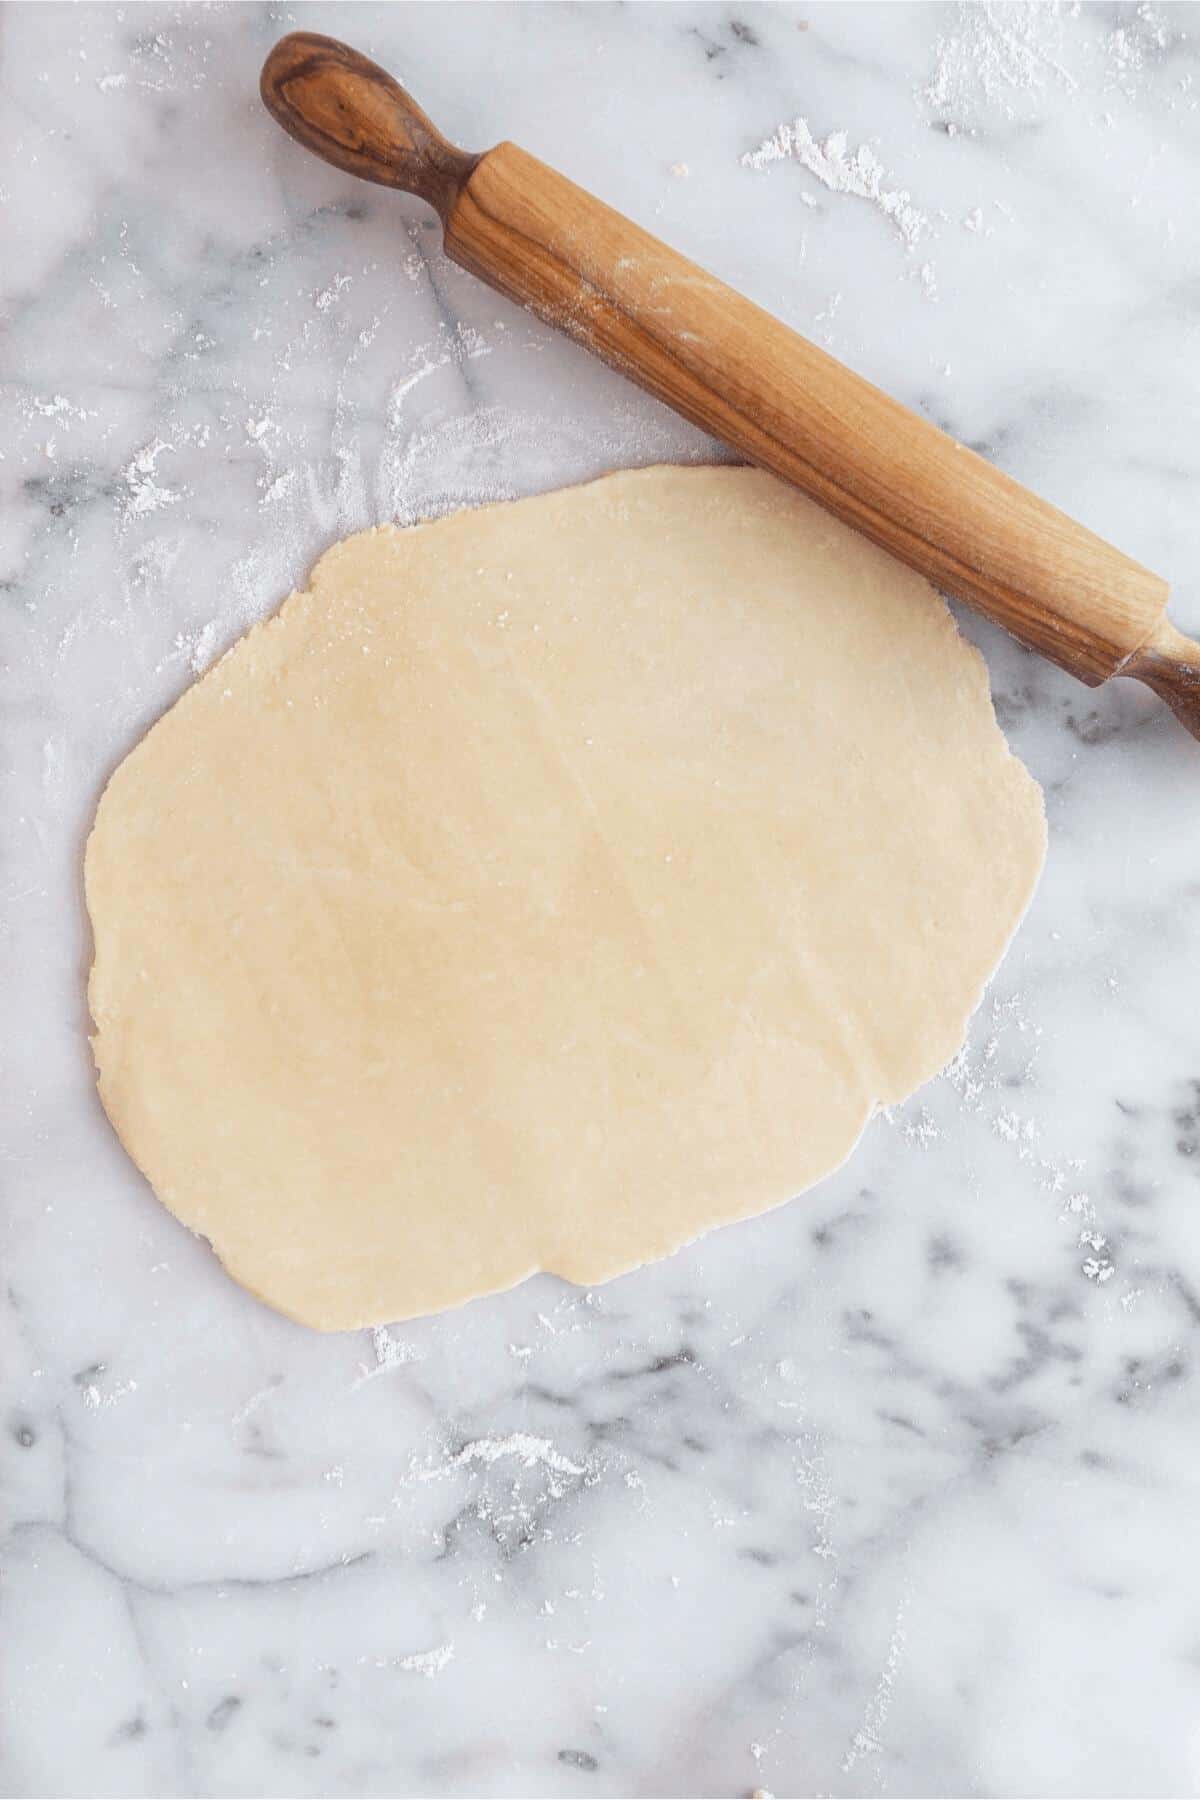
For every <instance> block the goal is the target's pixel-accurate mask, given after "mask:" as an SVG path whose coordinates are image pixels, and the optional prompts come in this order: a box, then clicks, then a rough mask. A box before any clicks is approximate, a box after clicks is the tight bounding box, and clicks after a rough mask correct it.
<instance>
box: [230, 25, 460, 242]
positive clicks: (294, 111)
mask: <svg viewBox="0 0 1200 1800" xmlns="http://www.w3.org/2000/svg"><path fill="white" fill-rule="evenodd" d="M259 91H260V92H261V94H262V98H263V104H264V106H265V107H266V109H267V111H268V112H269V113H270V114H271V115H272V117H273V118H275V119H277V120H278V121H279V123H280V124H281V125H282V126H283V129H284V130H285V131H286V132H287V133H288V134H289V135H290V136H291V137H294V138H295V139H296V141H297V142H298V143H301V144H303V145H304V147H305V149H307V150H312V151H313V152H315V154H316V155H317V156H320V157H322V158H324V160H325V161H326V162H328V163H332V164H333V166H334V167H335V168H337V169H344V170H345V171H346V173H347V174H348V175H358V176H361V177H362V179H363V180H364V181H375V182H378V183H379V184H380V185H381V186H382V187H392V188H402V189H404V191H405V192H406V193H410V194H419V195H420V197H421V199H422V200H427V201H428V202H429V204H430V205H431V206H432V207H434V208H436V210H437V211H438V212H439V213H440V214H441V217H442V219H443V221H445V219H446V218H448V216H449V214H450V212H451V210H452V209H453V206H454V203H455V201H456V200H457V198H458V195H459V193H460V191H461V189H462V187H463V184H464V183H465V182H466V181H467V180H468V179H469V177H470V174H471V171H472V170H473V169H474V167H475V165H476V163H477V162H478V161H479V158H478V157H477V156H472V155H471V154H470V153H469V152H468V151H466V150H460V149H458V148H457V146H456V145H454V144H451V143H448V142H447V141H446V139H445V138H444V137H443V136H442V134H441V132H440V131H438V129H437V127H436V126H435V125H433V124H431V123H430V121H429V120H428V119H427V118H426V116H425V114H424V113H423V112H422V111H421V108H420V107H419V106H418V105H417V103H416V101H415V100H411V99H410V98H409V96H408V95H407V94H406V93H405V91H404V89H403V88H402V87H401V86H400V84H399V82H398V81H395V80H394V79H393V78H392V76H390V75H389V74H388V72H387V70H386V69H381V68H380V67H379V65H378V63H373V62H372V61H371V60H370V58H369V57H366V56H362V55H360V54H359V52H358V51H357V50H352V49H350V47H349V45H348V44H342V43H339V42H338V40H337V39H336V38H330V37H322V36H321V34H320V33H319V32H315V31H293V32H291V33H289V35H288V36H287V37H284V38H280V40H279V42H278V43H277V44H276V45H275V47H274V49H273V50H272V51H271V53H270V55H269V56H268V57H267V60H266V62H265V63H264V64H263V70H262V75H261V77H260V80H259Z"/></svg>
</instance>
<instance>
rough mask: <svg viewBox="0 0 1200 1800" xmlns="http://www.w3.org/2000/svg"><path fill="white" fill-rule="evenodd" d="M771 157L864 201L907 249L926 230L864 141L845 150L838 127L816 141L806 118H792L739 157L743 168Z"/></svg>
mask: <svg viewBox="0 0 1200 1800" xmlns="http://www.w3.org/2000/svg"><path fill="white" fill-rule="evenodd" d="M777 162H798V163H800V164H801V165H802V166H803V167H804V168H806V169H807V170H808V172H809V174H810V175H815V176H816V178H817V180H818V181H819V182H821V183H822V185H823V186H825V187H827V188H828V189H829V190H830V192H831V193H834V194H853V195H854V196H855V197H856V198H857V199H859V200H867V201H869V202H870V204H871V205H872V206H874V207H877V208H878V210H879V211H880V212H881V213H882V214H883V216H884V218H885V219H887V220H889V221H890V223H891V224H892V225H894V226H895V228H896V230H897V231H898V232H899V233H900V236H901V237H902V238H903V239H904V242H905V245H906V246H907V248H908V249H910V250H912V249H914V248H915V246H916V245H917V244H918V243H919V242H920V240H921V238H922V237H924V236H925V235H926V234H927V233H928V231H929V220H928V218H927V217H926V215H925V214H924V213H923V212H921V211H920V210H919V209H918V208H917V207H916V206H914V205H913V201H912V196H911V195H910V194H909V192H908V189H907V188H900V187H892V186H890V185H889V183H890V181H891V177H890V176H889V174H888V172H887V170H886V169H885V168H884V166H883V164H882V163H881V162H880V160H879V158H878V157H877V156H876V154H875V152H874V151H873V150H872V149H871V147H870V145H868V144H860V145H859V146H858V149H857V150H851V149H850V148H849V141H848V138H847V134H846V133H845V132H844V131H833V132H831V133H830V134H829V136H828V137H827V138H824V139H821V140H818V139H817V138H815V137H814V136H813V134H812V132H811V131H810V129H809V126H808V121H807V119H803V118H797V119H794V120H793V121H792V123H791V124H790V125H788V124H784V125H780V126H779V127H778V128H777V129H776V130H775V131H774V132H773V133H772V134H771V136H770V137H767V138H764V139H763V141H762V143H761V144H760V145H759V146H758V149H757V150H748V151H747V152H746V154H745V156H743V157H742V164H743V166H744V167H745V168H748V169H765V168H768V167H769V166H770V164H771V163H777Z"/></svg>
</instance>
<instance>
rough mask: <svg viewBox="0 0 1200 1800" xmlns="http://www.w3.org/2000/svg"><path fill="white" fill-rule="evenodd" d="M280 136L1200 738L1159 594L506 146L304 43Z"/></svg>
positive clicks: (330, 41)
mask: <svg viewBox="0 0 1200 1800" xmlns="http://www.w3.org/2000/svg"><path fill="white" fill-rule="evenodd" d="M261 91H262V97H263V101H264V103H265V104H266V106H267V108H268V109H269V111H270V112H271V113H272V114H273V115H274V117H275V118H276V119H278V121H279V123H280V124H281V125H282V126H283V128H284V130H285V131H288V132H290V133H291V135H292V136H293V137H294V138H297V139H298V140H299V142H300V143H302V144H304V145H305V146H306V147H307V148H308V149H309V150H313V151H315V152H316V154H317V155H318V156H322V157H324V158H325V160H326V161H327V162H331V163H333V164H334V165H335V166H336V167H337V168H339V169H345V170H347V171H348V172H349V173H350V174H352V175H361V176H362V177H363V178H364V179H365V180H367V181H376V182H380V183H382V184H383V185H384V186H385V187H395V188H403V189H405V190H406V191H407V192H409V193H412V194H419V195H420V196H421V198H422V199H423V200H427V201H428V202H429V204H430V205H431V206H433V207H435V208H436V209H437V211H438V213H439V214H440V215H441V219H442V224H443V226H444V228H445V243H446V254H447V255H448V256H450V257H452V258H453V259H454V261H455V262H457V263H461V265H462V266H463V268H465V269H470V270H471V271H472V273H473V274H475V275H478V276H480V277H481V278H482V280H484V281H486V282H488V283H489V284H490V285H491V286H492V287H494V288H498V289H499V291H500V292H501V293H502V294H506V295H507V296H508V297H509V299H511V300H515V301H517V302H518V303H519V304H520V305H521V306H527V307H528V308H529V309H530V310H531V311H532V312H535V313H536V314H537V315H538V317H539V318H542V319H545V320H546V321H547V322H548V323H549V324H551V325H557V326H560V327H561V328H562V329H563V330H564V331H567V332H569V333H570V334H571V336H572V337H574V338H576V339H578V341H579V342H580V343H582V344H584V345H586V346H587V348H588V349H589V350H592V351H594V352H595V354H596V355H597V356H599V357H602V358H603V360H604V361H605V362H607V363H610V364H611V365H612V366H613V367H614V368H616V369H619V370H620V371H621V372H622V374H625V375H628V376H629V377H630V379H631V380H633V381H636V382H637V383H639V385H640V386H641V387H644V388H646V389H647V390H648V391H649V392H650V393H652V394H654V395H655V396H656V397H657V398H658V399H659V400H663V401H665V402H666V404H667V405H668V406H671V407H674V409H675V411H676V412H679V413H682V414H683V416H684V417H685V418H687V419H690V420H692V421H693V423H694V424H697V425H699V426H701V427H703V429H704V430H705V431H708V432H711V433H712V434H713V436H715V437H719V438H723V439H724V440H725V442H726V443H728V444H732V445H733V446H734V447H735V448H736V449H737V450H740V451H741V452H742V454H743V455H744V456H745V457H746V458H747V459H748V460H749V461H750V462H753V463H758V464H759V465H760V466H761V467H762V468H764V469H770V470H771V471H772V472H773V473H774V474H776V475H780V476H782V477H783V479H784V480H785V481H791V482H794V483H795V485H796V486H797V487H799V488H802V489H803V490H804V492H805V493H806V494H810V495H811V496H812V498H813V499H814V500H818V501H820V503H821V504H822V506H826V507H828V508H829V510H830V511H831V512H833V513H836V514H837V516H838V517H839V518H840V519H844V520H845V521H846V522H847V524H850V525H853V526H855V527H857V529H858V530H859V531H863V532H865V533H866V534H867V536H868V537H871V538H874V540H875V542H876V543H878V544H882V545H883V547H884V548H885V549H886V550H890V551H891V552H892V554H893V555H894V556H897V557H899V558H900V559H901V561H902V562H906V563H909V564H911V566H912V567H913V568H915V569H919V570H920V571H921V573H922V574H923V575H926V576H928V578H929V579H930V581H932V582H933V583H934V584H935V585H936V586H937V587H939V588H942V589H944V590H945V592H946V593H948V594H954V595H956V596H957V597H958V598H959V599H961V600H965V601H967V602H968V603H969V604H970V605H971V606H974V607H975V608H976V609H977V610H978V611H979V612H981V613H984V614H986V616H987V617H988V618H989V619H994V620H995V621H996V622H997V624H1000V625H1003V626H1005V627H1006V628H1007V629H1008V630H1009V631H1011V632H1012V633H1013V635H1014V636H1015V637H1018V638H1020V640H1021V641H1022V643H1025V644H1028V645H1029V646H1030V647H1031V648H1032V649H1034V650H1038V651H1040V652H1041V654H1042V655H1043V656H1048V657H1049V658H1050V659H1051V660H1052V661H1053V662H1056V663H1058V664H1059V665H1060V666H1061V667H1062V668H1064V669H1067V670H1069V671H1070V673H1071V674H1072V675H1076V676H1078V677H1079V679H1080V680H1081V681H1085V682H1087V683H1088V685H1089V686H1092V687H1095V686H1098V685H1099V683H1100V682H1102V681H1107V680H1108V678H1109V676H1110V675H1132V676H1135V677H1136V678H1137V679H1138V680H1139V681H1144V682H1146V683H1148V685H1149V686H1150V687H1152V688H1153V689H1154V690H1155V692H1156V693H1157V694H1159V695H1160V696H1161V698H1162V699H1163V700H1165V701H1166V703H1167V705H1168V706H1170V707H1171V708H1172V710H1173V711H1174V712H1175V714H1176V715H1177V717H1178V718H1179V719H1180V720H1181V721H1182V722H1183V724H1184V725H1185V726H1186V727H1187V729H1188V730H1189V731H1190V732H1191V733H1192V735H1193V736H1194V737H1200V644H1196V643H1194V642H1193V641H1192V640H1191V639H1190V638H1187V637H1184V636H1183V635H1182V633H1181V632H1179V631H1177V630H1176V629H1175V627H1174V626H1173V625H1172V623H1171V621H1170V620H1169V619H1168V618H1167V615H1166V604H1167V593H1168V589H1167V584H1166V582H1165V581H1164V580H1163V579H1162V578H1161V577H1160V576H1158V575H1153V574H1151V572H1150V571H1149V570H1148V569H1145V568H1143V567H1142V565H1141V564H1140V563H1136V562H1134V561H1133V560H1132V559H1131V558H1130V557H1128V556H1125V555H1123V554H1122V553H1121V551H1119V550H1116V549H1114V548H1113V546H1112V545H1111V544H1107V543H1105V542H1104V540H1103V539H1102V538H1099V537H1096V536H1095V534H1094V533H1092V532H1090V531H1088V530H1086V529H1085V528H1084V527H1083V526H1082V525H1078V524H1076V523H1075V521H1074V520H1073V519H1069V518H1068V517H1067V516H1066V514H1065V513H1061V512H1059V511H1058V510H1057V509H1056V508H1055V507H1053V506H1049V505H1048V504H1047V503H1046V502H1045V501H1044V500H1040V499H1038V497H1037V495H1036V494H1033V493H1030V491H1029V490H1028V489H1027V488H1024V487H1022V486H1020V484H1019V483H1018V482H1015V481H1013V480H1011V479H1010V477H1009V476H1007V475H1004V474H1001V472H1000V471H999V470H998V469H995V468H993V467H992V465H991V464H990V463H987V462H985V461H984V460H983V458H982V457H979V456H976V455H975V454H974V453H973V452H972V451H970V450H968V449H966V447H965V446H964V445H962V444H959V443H956V442H955V440H954V439H953V438H951V437H948V436H947V435H946V434H945V432H942V431H939V430H938V429H937V427H936V426H934V425H931V424H929V422H928V421H927V420H925V419H922V418H920V417H918V415H917V414H916V413H913V412H910V411H909V410H908V408H907V407H904V406H901V405H900V404H899V402H898V401H896V400H892V399H890V398H889V397H888V395H887V394H884V393H881V392H880V390H879V389H878V388H876V387H872V386H871V384H870V382H867V381H864V380H862V378H861V377H860V376H858V375H854V374H852V373H851V371H850V370H849V369H846V368H843V367H842V365H841V364H840V363H839V362H836V361H835V360H834V358H833V357H831V356H827V355H826V354H825V352H824V351H823V350H818V349H817V348H816V347H815V346H814V345H812V344H810V343H808V342H807V341H806V340H805V339H804V338H802V337H800V336H799V335H798V334H797V333H796V332H794V331H791V330H789V329H788V327H787V326H786V325H782V324H780V322H779V320H778V319H775V318H772V316H771V315H770V313H767V312H764V311H763V310H762V308H761V307H758V306H755V305H753V304H752V303H751V302H750V301H749V300H746V299H744V298H743V297H742V295H740V294H737V293H735V292H734V291H733V289H732V288H728V287H726V286H725V285H724V283H723V282H720V281H718V280H716V278H715V277H714V276H712V275H709V274H708V273H707V272H706V271H705V270H704V269H701V268H698V267H697V265H696V264H695V263H692V262H688V261H687V259H686V258H685V257H682V256H679V255H677V254H676V253H675V251H673V250H671V249H668V247H667V246H666V245H665V244H663V243H660V242H659V240H658V239H657V238H654V237H651V236H650V234H649V233H648V232H645V231H642V230H641V229H640V228H639V227H638V226H637V225H634V224H633V223H632V222H631V221H630V220H629V219H626V218H624V217H623V216H622V215H621V214H620V213H617V212H614V211H613V210H612V208H611V207H608V206H605V205H604V204H603V203H602V202H601V201H599V200H596V199H594V198H593V197H592V195H591V194H588V193H585V192H584V190H583V189H582V188H578V187H576V186H575V184H574V182H572V181H568V180H567V179H566V177H565V176H563V175H559V174H557V173H556V172H555V171H554V170H553V169H551V168H548V167H547V165H546V164H545V163H542V162H539V161H538V160H537V158H536V157H533V156H528V155H527V154H526V153H525V151H524V150H519V149H518V148H517V146H516V145H515V144H498V145H497V146H496V148H495V149H494V150H487V151H485V152H484V153H483V154H482V155H471V154H470V153H468V152H467V151H465V150H459V149H457V148H456V147H455V146H454V145H453V144H450V143H447V141H446V139H445V138H443V137H442V136H441V134H440V133H439V132H438V131H437V130H436V129H435V127H434V126H433V125H432V124H431V123H430V121H429V120H428V119H427V118H426V117H425V114H424V113H423V112H422V111H421V109H420V107H418V106H417V105H415V104H414V102H413V101H412V100H410V99H409V97H408V95H407V94H406V93H405V92H404V89H403V88H402V87H400V86H399V85H398V84H397V83H396V82H395V81H394V80H393V79H392V77H391V76H390V75H389V74H388V73H387V72H386V70H384V69H381V68H379V66H378V65H377V64H376V63H373V62H370V61H368V59H367V58H366V57H364V56H361V55H359V53H358V52H357V51H355V50H351V49H350V48H349V46H348V45H346V44H342V43H339V42H338V41H337V40H336V39H335V38H328V37H321V36H318V35H317V34H316V33H314V32H308V31H297V32H293V33H291V34H290V35H289V36H288V37H285V38H283V39H281V40H280V42H279V43H278V44H276V46H275V48H274V49H273V50H272V51H271V53H270V55H269V56H268V57H267V60H266V62H265V63H264V65H263V71H262V80H261Z"/></svg>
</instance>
